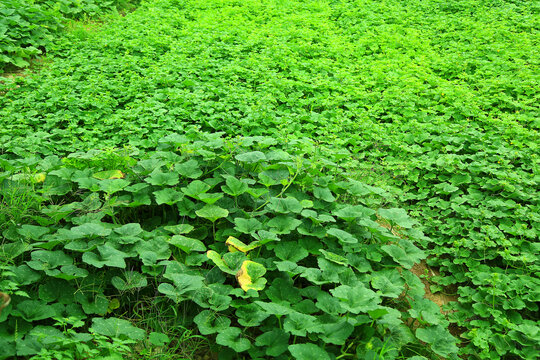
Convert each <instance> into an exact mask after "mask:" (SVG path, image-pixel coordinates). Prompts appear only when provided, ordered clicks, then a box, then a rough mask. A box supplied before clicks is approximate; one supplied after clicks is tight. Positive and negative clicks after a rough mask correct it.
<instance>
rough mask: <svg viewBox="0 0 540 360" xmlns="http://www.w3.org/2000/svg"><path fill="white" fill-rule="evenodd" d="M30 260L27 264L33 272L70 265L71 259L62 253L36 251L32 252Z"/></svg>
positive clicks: (58, 251)
mask: <svg viewBox="0 0 540 360" xmlns="http://www.w3.org/2000/svg"><path fill="white" fill-rule="evenodd" d="M31 257H32V260H31V261H29V262H28V263H27V265H28V266H29V267H31V268H32V269H34V270H49V269H54V268H57V267H58V266H62V265H71V264H72V263H73V258H72V257H71V256H69V255H66V254H65V253H64V252H63V251H61V250H57V251H46V250H38V251H34V252H32V255H31Z"/></svg>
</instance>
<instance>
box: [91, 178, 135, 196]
mask: <svg viewBox="0 0 540 360" xmlns="http://www.w3.org/2000/svg"><path fill="white" fill-rule="evenodd" d="M128 185H129V181H127V180H124V179H112V180H101V181H99V182H98V186H99V189H100V190H101V191H103V192H105V193H107V194H114V193H117V192H118V191H121V190H123V189H124V188H125V187H126V186H128Z"/></svg>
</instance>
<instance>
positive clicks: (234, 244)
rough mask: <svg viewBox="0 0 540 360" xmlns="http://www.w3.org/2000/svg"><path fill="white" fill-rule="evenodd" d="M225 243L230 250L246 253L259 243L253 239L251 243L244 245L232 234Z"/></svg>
mask: <svg viewBox="0 0 540 360" xmlns="http://www.w3.org/2000/svg"><path fill="white" fill-rule="evenodd" d="M225 245H227V246H228V247H229V251H230V252H236V251H241V252H243V253H246V252H248V251H251V250H253V249H255V248H256V247H258V246H259V243H258V242H257V241H254V242H252V243H251V244H249V245H246V244H244V243H243V242H242V241H240V240H238V239H237V238H235V237H233V236H229V238H228V239H227V241H225Z"/></svg>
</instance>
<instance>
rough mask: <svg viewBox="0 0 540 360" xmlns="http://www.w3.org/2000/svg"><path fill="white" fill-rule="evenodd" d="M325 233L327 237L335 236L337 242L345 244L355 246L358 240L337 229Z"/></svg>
mask: <svg viewBox="0 0 540 360" xmlns="http://www.w3.org/2000/svg"><path fill="white" fill-rule="evenodd" d="M326 232H327V234H329V235H332V236H335V237H336V238H337V239H338V240H339V241H341V242H342V243H345V244H356V243H357V242H358V239H357V238H355V237H354V236H353V235H351V234H350V233H348V232H346V231H343V230H340V229H337V228H331V229H329V230H327V231H326Z"/></svg>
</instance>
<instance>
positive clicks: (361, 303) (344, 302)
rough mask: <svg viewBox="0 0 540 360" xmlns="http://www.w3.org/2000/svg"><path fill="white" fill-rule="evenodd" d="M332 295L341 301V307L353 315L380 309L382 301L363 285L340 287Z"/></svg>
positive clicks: (333, 290) (332, 291)
mask: <svg viewBox="0 0 540 360" xmlns="http://www.w3.org/2000/svg"><path fill="white" fill-rule="evenodd" d="M330 292H331V293H332V295H333V296H334V297H336V298H337V299H339V300H340V301H341V306H343V308H345V309H346V310H347V311H350V312H351V313H353V314H359V313H365V312H368V311H371V310H375V309H377V308H378V307H379V305H378V304H379V303H380V302H381V299H380V298H379V296H378V295H377V294H376V293H375V292H374V291H372V290H370V289H367V288H366V287H365V286H363V285H362V284H357V285H356V286H354V287H351V286H347V285H340V286H338V287H337V288H335V289H332V290H330Z"/></svg>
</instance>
